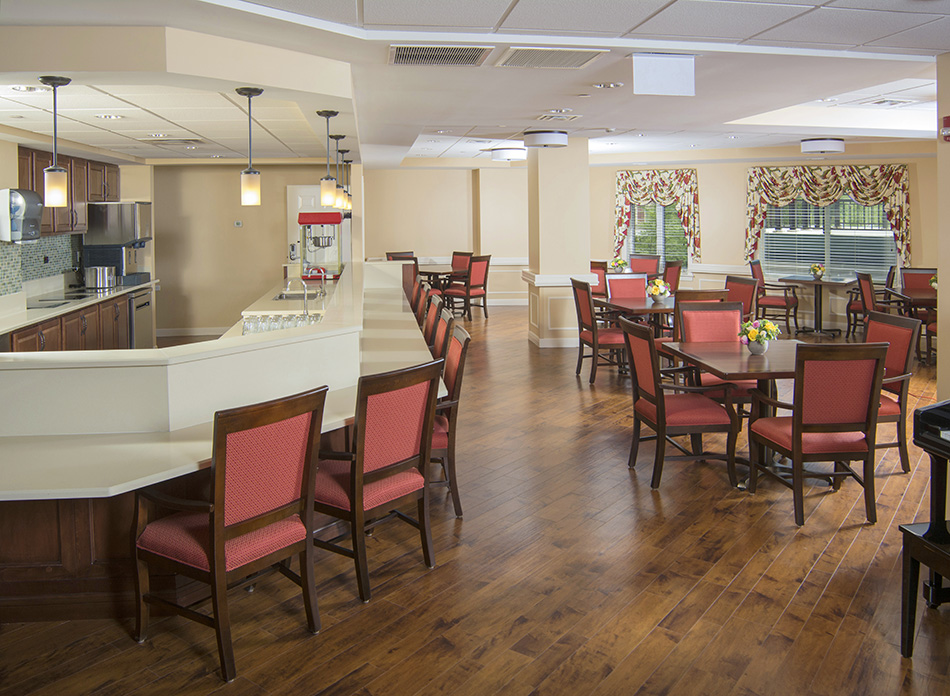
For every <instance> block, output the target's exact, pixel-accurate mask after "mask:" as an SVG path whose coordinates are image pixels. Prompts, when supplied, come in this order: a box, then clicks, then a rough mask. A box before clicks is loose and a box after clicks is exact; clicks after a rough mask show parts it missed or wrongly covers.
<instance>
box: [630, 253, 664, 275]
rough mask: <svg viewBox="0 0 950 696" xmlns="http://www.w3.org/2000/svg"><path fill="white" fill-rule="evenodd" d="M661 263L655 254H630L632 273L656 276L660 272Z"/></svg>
mask: <svg viewBox="0 0 950 696" xmlns="http://www.w3.org/2000/svg"><path fill="white" fill-rule="evenodd" d="M660 261H661V258H660V257H659V256H657V255H655V254H630V259H629V263H630V272H631V273H646V274H647V275H656V274H657V273H659V272H660Z"/></svg>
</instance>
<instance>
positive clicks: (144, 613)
mask: <svg viewBox="0 0 950 696" xmlns="http://www.w3.org/2000/svg"><path fill="white" fill-rule="evenodd" d="M147 594H148V564H147V563H146V562H145V561H143V560H141V559H140V558H138V557H137V555H136V558H135V599H136V602H137V609H136V612H135V640H136V641H137V642H139V643H144V642H145V640H146V639H147V638H148V604H147V603H146V602H145V595H147Z"/></svg>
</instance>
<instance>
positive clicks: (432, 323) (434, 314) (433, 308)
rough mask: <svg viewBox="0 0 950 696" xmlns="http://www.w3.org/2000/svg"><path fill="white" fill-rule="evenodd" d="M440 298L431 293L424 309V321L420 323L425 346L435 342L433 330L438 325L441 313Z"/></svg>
mask: <svg viewBox="0 0 950 696" xmlns="http://www.w3.org/2000/svg"><path fill="white" fill-rule="evenodd" d="M442 304H443V303H442V298H441V297H439V296H438V295H433V296H432V299H431V300H429V308H428V309H427V310H426V318H425V322H424V323H423V325H422V338H423V339H424V340H425V342H426V345H427V346H431V345H433V344H434V343H435V332H436V330H437V329H438V327H439V317H440V316H441V315H442Z"/></svg>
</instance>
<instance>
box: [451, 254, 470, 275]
mask: <svg viewBox="0 0 950 696" xmlns="http://www.w3.org/2000/svg"><path fill="white" fill-rule="evenodd" d="M472 256H474V253H473V252H471V251H453V252H452V269H453V270H456V271H467V270H468V267H469V264H470V263H471V262H472Z"/></svg>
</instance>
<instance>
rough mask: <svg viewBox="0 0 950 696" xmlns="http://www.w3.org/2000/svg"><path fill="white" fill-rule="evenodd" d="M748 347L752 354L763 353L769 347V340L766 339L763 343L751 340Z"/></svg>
mask: <svg viewBox="0 0 950 696" xmlns="http://www.w3.org/2000/svg"><path fill="white" fill-rule="evenodd" d="M748 347H749V352H750V353H752V355H762V354H763V353H765V351H767V350H768V349H769V342H768V341H764V342H763V343H759V342H758V341H749V343H748Z"/></svg>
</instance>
